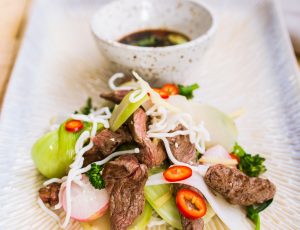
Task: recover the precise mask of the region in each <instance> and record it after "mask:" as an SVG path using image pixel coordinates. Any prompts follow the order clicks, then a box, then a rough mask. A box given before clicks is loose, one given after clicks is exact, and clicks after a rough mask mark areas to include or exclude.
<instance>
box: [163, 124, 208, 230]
mask: <svg viewBox="0 0 300 230" xmlns="http://www.w3.org/2000/svg"><path fill="white" fill-rule="evenodd" d="M178 130H185V127H184V126H183V125H178V126H177V127H176V128H175V129H174V130H172V131H171V132H175V131H178ZM168 141H169V143H170V148H171V151H172V153H173V155H174V157H175V158H176V159H177V160H178V161H181V162H184V163H187V164H190V163H193V162H196V148H195V145H194V144H192V143H191V142H190V139H189V136H188V135H178V136H175V137H169V138H168ZM182 188H186V189H190V190H192V191H195V192H197V193H200V194H201V192H200V191H199V190H198V189H196V188H194V187H192V186H189V185H184V184H174V191H175V194H177V192H178V191H179V190H180V189H182ZM180 216H181V225H182V229H183V230H202V229H203V228H204V221H203V220H202V219H201V218H200V219H197V220H191V219H188V218H186V217H185V216H183V215H180Z"/></svg>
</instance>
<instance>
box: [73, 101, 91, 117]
mask: <svg viewBox="0 0 300 230" xmlns="http://www.w3.org/2000/svg"><path fill="white" fill-rule="evenodd" d="M92 110H93V103H92V98H90V97H89V98H88V99H87V100H86V103H85V105H84V106H83V107H81V108H80V110H79V111H75V112H74V113H75V114H78V113H80V114H84V115H88V114H90V113H91V112H92Z"/></svg>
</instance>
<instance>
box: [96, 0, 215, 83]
mask: <svg viewBox="0 0 300 230" xmlns="http://www.w3.org/2000/svg"><path fill="white" fill-rule="evenodd" d="M91 27H92V31H93V33H94V35H95V37H96V41H97V43H98V46H99V48H100V50H101V51H102V54H103V55H104V56H105V57H106V58H107V59H108V60H109V61H110V62H111V63H112V67H113V69H114V71H130V70H135V71H137V72H138V73H140V74H141V75H142V76H143V77H144V78H146V79H147V80H152V81H155V80H157V79H159V80H162V81H164V82H183V81H185V80H186V79H187V78H188V77H189V76H190V72H191V71H192V70H193V68H195V67H196V66H197V65H199V62H200V61H201V59H202V58H203V55H204V53H205V50H206V49H207V47H208V45H209V42H210V40H211V38H212V36H213V34H214V32H215V28H216V22H215V16H214V14H213V13H212V11H211V10H210V9H208V7H207V6H204V5H203V4H200V3H198V2H193V1H188V0H163V1H162V0H119V1H114V2H111V3H109V4H107V5H105V6H103V7H102V8H100V9H99V10H98V11H97V12H96V14H95V15H94V17H93V19H92V21H91ZM145 29H169V30H174V31H178V32H181V33H183V34H186V35H187V36H188V37H189V38H190V39H191V41H189V42H187V43H184V44H180V45H175V46H167V47H158V48H156V47H138V46H132V45H125V44H122V43H120V42H118V40H119V39H121V38H122V37H124V36H125V35H128V34H130V33H133V32H136V31H139V30H145Z"/></svg>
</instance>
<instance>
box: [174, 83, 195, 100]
mask: <svg viewBox="0 0 300 230" xmlns="http://www.w3.org/2000/svg"><path fill="white" fill-rule="evenodd" d="M178 88H179V94H180V95H182V96H185V97H186V98H187V99H192V98H193V97H194V95H193V92H194V90H196V89H199V85H198V84H197V83H195V84H192V85H187V86H184V85H178Z"/></svg>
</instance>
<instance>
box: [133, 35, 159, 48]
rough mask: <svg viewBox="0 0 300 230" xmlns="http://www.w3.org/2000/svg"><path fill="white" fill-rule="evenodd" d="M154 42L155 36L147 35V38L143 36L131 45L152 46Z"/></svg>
mask: <svg viewBox="0 0 300 230" xmlns="http://www.w3.org/2000/svg"><path fill="white" fill-rule="evenodd" d="M155 43H156V39H155V36H150V37H147V38H144V39H141V40H139V41H137V42H136V43H134V44H133V45H136V46H154V45H155Z"/></svg>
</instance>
